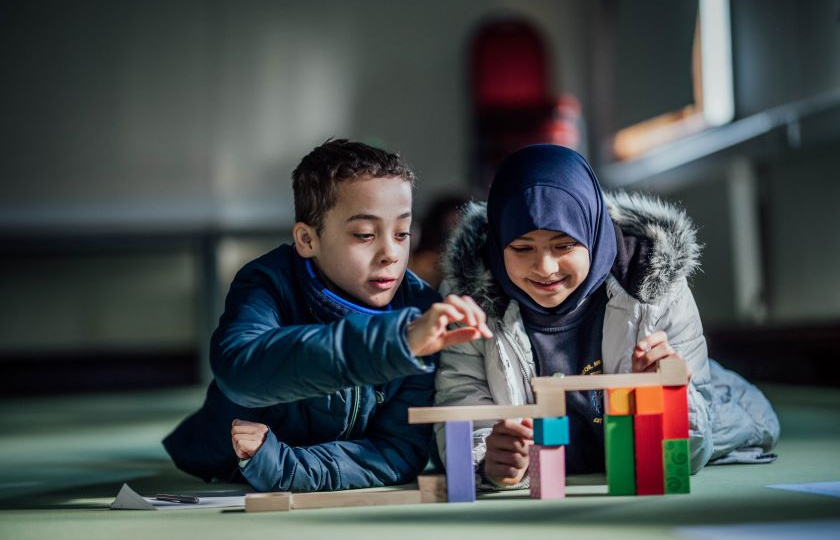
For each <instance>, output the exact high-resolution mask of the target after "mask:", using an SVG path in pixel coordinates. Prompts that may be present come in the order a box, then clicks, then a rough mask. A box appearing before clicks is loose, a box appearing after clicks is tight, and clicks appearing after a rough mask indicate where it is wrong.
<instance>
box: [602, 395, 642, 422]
mask: <svg viewBox="0 0 840 540" xmlns="http://www.w3.org/2000/svg"><path fill="white" fill-rule="evenodd" d="M633 396H634V389H633V388H607V389H605V390H604V414H606V415H609V416H628V415H632V414H635V407H634V405H633V403H634V397H633Z"/></svg>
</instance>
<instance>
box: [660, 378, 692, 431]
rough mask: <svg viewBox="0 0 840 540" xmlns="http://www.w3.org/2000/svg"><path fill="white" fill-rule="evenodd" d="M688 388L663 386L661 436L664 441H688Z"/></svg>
mask: <svg viewBox="0 0 840 540" xmlns="http://www.w3.org/2000/svg"><path fill="white" fill-rule="evenodd" d="M687 390H688V387H687V386H685V385H683V386H665V387H664V388H663V389H662V397H663V401H664V408H665V418H664V424H663V436H664V437H665V438H666V439H688V437H689V435H688V392H687Z"/></svg>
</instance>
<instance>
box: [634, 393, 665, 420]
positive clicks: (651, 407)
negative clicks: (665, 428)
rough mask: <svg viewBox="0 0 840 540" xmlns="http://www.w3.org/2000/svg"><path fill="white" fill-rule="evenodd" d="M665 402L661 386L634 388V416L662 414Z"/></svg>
mask: <svg viewBox="0 0 840 540" xmlns="http://www.w3.org/2000/svg"><path fill="white" fill-rule="evenodd" d="M663 412H665V401H664V399H663V396H662V387H661V386H642V387H640V388H636V414H662V413H663Z"/></svg>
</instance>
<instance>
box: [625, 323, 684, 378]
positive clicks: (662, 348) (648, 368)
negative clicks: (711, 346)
mask: <svg viewBox="0 0 840 540" xmlns="http://www.w3.org/2000/svg"><path fill="white" fill-rule="evenodd" d="M631 358H632V359H633V372H634V373H642V372H654V371H656V369H657V367H658V366H659V361H660V360H662V359H663V358H679V359H680V360H681V361H683V362H685V361H686V360H685V358H683V357H682V355H680V353H678V352H677V351H675V350H674V349H673V348H672V347H671V346H670V345H669V344H668V336H667V335H666V334H665V332H663V331H661V330H660V331H659V332H654V333H653V334H651V335H649V336H647V337H645V338H644V339H642V340H641V341H640V342H638V343H637V344H636V347H635V348H634V349H633V355H632V357H631Z"/></svg>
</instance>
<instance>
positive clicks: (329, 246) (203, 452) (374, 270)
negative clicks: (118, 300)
mask: <svg viewBox="0 0 840 540" xmlns="http://www.w3.org/2000/svg"><path fill="white" fill-rule="evenodd" d="M292 177H293V188H294V197H295V221H296V223H295V226H294V229H293V237H294V245H293V246H290V245H283V246H280V247H279V248H277V249H275V250H274V251H271V252H269V253H268V254H266V255H263V256H262V257H260V258H258V259H256V260H254V261H252V262H251V263H249V264H247V265H246V266H245V267H244V268H242V269H241V270H240V271H239V273H238V274H237V276H236V278H235V279H234V281H233V284H232V285H231V288H230V292H229V293H228V296H227V300H226V303H225V312H224V314H223V315H222V317H221V319H220V321H219V326H218V328H217V329H216V331H215V332H214V333H213V337H212V340H211V358H210V361H211V365H212V367H213V372H214V375H215V379H214V381H213V382H212V383H211V384H210V387H209V389H208V391H207V398H206V401H205V403H204V406H203V407H202V408H201V409H200V410H199V411H198V412H197V413H195V414H194V415H192V416H191V417H189V418H187V419H186V420H185V421H184V422H182V423H181V425H180V426H178V428H176V430H175V431H174V432H173V433H172V434H170V435H169V436H168V437H167V438H166V439H165V440H164V441H163V443H164V446H165V447H166V449H167V451H168V452H169V454H170V455H171V456H172V459H173V460H174V461H175V464H176V465H177V466H178V467H180V468H181V469H183V470H184V471H186V472H188V473H190V474H194V475H196V476H199V477H201V478H203V479H205V480H208V481H209V480H211V479H213V478H219V479H223V480H235V479H239V478H240V477H244V479H245V480H247V482H248V483H249V484H251V486H252V487H254V488H255V489H257V490H259V491H319V490H339V489H348V488H362V487H373V486H382V485H388V484H399V483H404V482H408V481H411V480H412V479H413V478H414V476H416V474H417V473H418V472H419V471H421V470H422V469H423V467H424V465H425V464H426V460H427V457H428V456H427V452H428V448H429V446H430V443H431V431H430V427H429V426H411V425H408V424H407V423H406V421H407V409H408V407H414V406H428V405H431V404H432V394H433V388H434V382H433V378H432V375H431V374H432V373H433V371H434V369H435V363H436V360H437V354H436V353H437V352H438V351H440V350H441V349H442V348H443V347H446V346H448V345H452V344H455V343H462V342H465V341H470V340H475V339H479V338H480V337H489V336H491V333H490V330H489V329H488V328H487V326H486V325H485V323H484V320H485V319H484V313H483V312H482V311H481V310H480V309H479V308H478V306H477V305H476V304H475V303H474V302H472V300H470V299H468V298H462V297H457V296H450V297H447V299H446V301H444V302H441V301H439V299H440V297H439V296H438V295H437V293H436V292H435V291H434V290H432V289H431V288H429V287H428V286H427V285H426V284H425V283H423V282H422V281H420V280H419V279H417V278H416V277H415V276H414V275H413V274H411V273H410V272H408V273H406V271H405V269H406V263H407V260H408V253H409V233H408V231H409V226H410V225H411V189H412V186H413V180H414V174H413V173H412V172H411V170H410V169H409V168H408V167H407V166H406V164H405V163H403V161H402V160H401V159H400V157H399V156H398V155H396V154H391V153H388V152H385V151H382V150H379V149H376V148H372V147H370V146H367V145H365V144H361V143H356V142H350V141H347V140H343V139H342V140H332V141H327V142H325V143H324V144H323V145H321V146H319V147H317V148H315V149H314V150H313V151H312V152H310V153H309V154H308V155H307V156H305V157H304V158H303V160H302V161H301V163H300V165H298V167H297V168H296V169H295V171H294V172H293V173H292ZM421 310H422V311H425V313H423V314H422V316H421V315H420V312H421ZM454 321H458V322H461V323H463V324H464V325H465V326H463V327H460V328H459V329H457V330H453V331H449V330H448V329H447V325H448V324H449V323H451V322H454Z"/></svg>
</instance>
